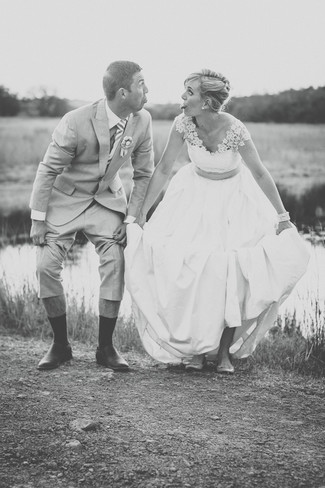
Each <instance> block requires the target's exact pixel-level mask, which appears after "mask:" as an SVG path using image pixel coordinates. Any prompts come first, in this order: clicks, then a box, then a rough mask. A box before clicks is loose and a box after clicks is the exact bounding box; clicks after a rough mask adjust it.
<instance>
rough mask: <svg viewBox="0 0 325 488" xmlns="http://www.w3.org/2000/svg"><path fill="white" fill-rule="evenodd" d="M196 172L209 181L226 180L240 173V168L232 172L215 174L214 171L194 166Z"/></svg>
mask: <svg viewBox="0 0 325 488" xmlns="http://www.w3.org/2000/svg"><path fill="white" fill-rule="evenodd" d="M194 169H195V172H196V173H197V174H198V175H199V176H202V177H203V178H208V179H209V180H226V179H227V178H232V177H233V176H236V175H237V174H238V173H239V172H240V166H237V168H234V169H232V170H230V171H225V172H224V173H215V172H214V171H205V170H204V169H201V168H198V167H197V166H194Z"/></svg>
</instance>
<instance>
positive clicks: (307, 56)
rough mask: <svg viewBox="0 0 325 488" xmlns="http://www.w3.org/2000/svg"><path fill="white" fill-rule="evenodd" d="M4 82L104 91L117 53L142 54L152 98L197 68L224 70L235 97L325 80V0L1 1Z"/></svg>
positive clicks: (169, 92) (166, 93) (83, 96)
mask: <svg viewBox="0 0 325 488" xmlns="http://www.w3.org/2000/svg"><path fill="white" fill-rule="evenodd" d="M0 12H1V13H0V85H4V86H5V87H7V88H8V89H9V90H10V92H13V93H17V94H18V95H19V96H20V97H22V96H28V95H31V94H37V92H38V90H39V87H41V86H43V87H45V88H46V89H47V91H48V92H49V93H50V94H52V93H54V94H56V95H57V96H59V97H62V98H69V99H78V100H84V101H93V100H97V99H99V98H101V97H102V96H103V91H102V77H103V73H104V71H105V69H106V67H107V66H108V64H109V63H110V62H112V61H114V60H118V59H128V60H131V61H135V62H137V63H139V64H140V65H141V66H142V68H143V74H144V77H145V80H146V83H147V85H148V88H149V94H148V99H149V103H168V102H173V103H177V102H179V101H180V95H181V93H182V90H183V82H184V79H185V78H186V77H187V75H188V74H190V73H192V72H194V71H197V70H199V69H202V68H210V69H213V70H215V71H218V72H221V73H223V74H224V75H225V76H226V77H227V78H228V79H229V80H230V84H231V86H232V95H233V96H244V95H251V94H253V93H277V92H279V91H282V90H287V89H290V88H294V89H300V88H305V87H309V86H314V87H317V86H324V85H325V61H324V59H325V55H324V52H325V29H324V19H325V0H228V1H226V0H0Z"/></svg>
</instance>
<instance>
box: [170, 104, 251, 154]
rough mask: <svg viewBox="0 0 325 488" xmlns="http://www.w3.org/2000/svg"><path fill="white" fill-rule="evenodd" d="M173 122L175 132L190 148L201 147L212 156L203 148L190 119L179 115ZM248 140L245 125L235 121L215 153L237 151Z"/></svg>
mask: <svg viewBox="0 0 325 488" xmlns="http://www.w3.org/2000/svg"><path fill="white" fill-rule="evenodd" d="M175 121H176V130H177V132H179V133H181V134H184V139H185V140H186V141H188V142H189V144H191V146H198V147H201V148H202V149H204V150H205V151H207V152H208V153H210V154H214V153H211V151H209V150H208V149H207V148H206V147H205V146H204V144H203V142H202V141H201V139H200V138H199V136H198V134H197V132H196V125H195V124H194V122H193V119H192V117H187V116H186V115H183V114H180V115H178V116H177V117H176V118H175ZM250 138H251V136H250V134H249V132H248V130H247V129H246V127H245V125H244V124H243V123H242V122H240V120H236V122H235V123H233V124H232V125H231V127H230V129H228V130H227V132H226V137H225V138H224V139H223V141H222V142H221V143H220V144H218V149H217V151H215V152H219V153H223V152H225V151H228V150H229V149H232V150H233V151H238V148H239V146H244V145H245V141H248V140H249V139H250Z"/></svg>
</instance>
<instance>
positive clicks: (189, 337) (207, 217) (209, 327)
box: [125, 69, 309, 373]
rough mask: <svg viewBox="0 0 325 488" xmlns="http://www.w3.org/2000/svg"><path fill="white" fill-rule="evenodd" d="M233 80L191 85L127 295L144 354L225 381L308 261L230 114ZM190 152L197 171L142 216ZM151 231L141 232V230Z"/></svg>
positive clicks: (153, 190)
mask: <svg viewBox="0 0 325 488" xmlns="http://www.w3.org/2000/svg"><path fill="white" fill-rule="evenodd" d="M229 90H230V86H229V82H228V80H227V79H226V78H225V77H224V76H223V75H221V74H219V73H215V72H214V71H211V70H208V69H204V70H202V71H200V72H198V73H193V74H191V75H190V76H188V78H187V79H186V81H185V91H184V93H183V95H182V99H183V103H182V106H181V108H182V110H183V113H182V114H181V115H179V116H177V117H176V119H175V121H174V123H173V126H172V128H171V132H170V135H169V139H168V142H167V146H166V148H165V150H164V153H163V155H162V158H161V160H160V162H159V164H158V165H157V167H156V169H155V171H154V174H153V177H152V179H151V181H150V184H149V187H148V190H147V194H146V197H145V200H144V202H143V206H142V210H141V212H140V215H139V216H138V219H137V221H136V223H135V224H129V225H128V229H127V233H128V245H127V248H126V250H125V259H126V286H127V289H128V291H129V293H130V294H131V297H132V301H133V311H134V316H135V321H136V325H137V327H138V330H139V333H140V337H141V339H142V341H143V345H144V347H145V349H146V351H147V352H148V353H149V354H150V355H151V356H152V357H153V358H155V359H157V360H158V361H162V362H165V363H181V362H183V363H184V364H185V368H186V369H192V370H201V369H202V368H203V366H204V363H205V360H206V357H208V356H209V355H211V356H212V355H213V354H214V355H216V354H217V371H218V372H219V373H233V372H234V367H233V364H232V361H231V358H232V357H234V358H243V357H247V356H248V355H250V354H252V352H253V351H254V349H255V347H256V345H257V343H258V342H259V341H260V340H261V339H262V337H263V336H264V335H265V334H266V332H267V331H268V330H269V329H270V328H271V327H272V326H273V324H274V322H275V320H276V318H277V313H278V309H279V306H280V305H281V303H282V302H283V301H284V300H285V299H286V298H287V297H288V295H289V294H290V292H291V291H292V289H293V288H294V286H295V284H296V283H297V281H298V280H299V279H300V278H301V276H302V275H303V274H304V272H305V271H306V267H307V264H308V260H309V254H308V252H307V250H306V247H305V244H304V242H303V241H302V239H301V237H300V236H299V234H298V232H297V230H296V228H295V227H294V225H293V224H292V223H291V222H290V217H289V214H288V212H286V210H285V208H284V206H283V203H282V201H281V198H280V195H279V193H278V190H277V188H276V185H275V183H274V180H273V179H272V177H271V175H270V174H269V172H268V171H267V169H266V168H265V166H264V165H263V164H262V162H261V160H260V157H259V155H258V152H257V150H256V148H255V145H254V143H253V141H252V139H251V136H250V134H249V132H248V130H247V129H246V127H245V125H244V124H243V123H242V122H241V121H239V120H238V119H236V118H235V117H233V116H232V115H230V114H228V113H225V112H223V111H222V109H223V107H224V105H225V103H226V102H227V101H228V99H229ZM184 144H186V146H187V150H188V156H189V159H190V163H189V164H187V165H185V166H184V167H182V168H181V169H180V170H179V171H178V172H177V173H176V175H175V176H174V177H173V178H172V180H171V182H170V184H169V186H168V189H167V191H166V193H165V196H164V198H163V200H162V201H161V202H160V204H159V205H158V207H157V209H156V210H155V212H154V213H153V215H152V217H151V218H150V220H149V222H148V223H145V222H146V215H147V213H148V211H149V210H150V208H151V207H152V205H153V204H154V202H155V201H156V200H157V198H158V196H159V194H160V192H161V190H162V189H163V187H164V185H165V184H166V183H167V180H168V178H169V176H170V174H171V171H172V169H173V166H174V163H175V161H176V160H177V156H178V154H179V153H180V151H181V149H182V146H183V145H184ZM142 227H143V229H142Z"/></svg>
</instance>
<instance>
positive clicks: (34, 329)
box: [0, 279, 143, 352]
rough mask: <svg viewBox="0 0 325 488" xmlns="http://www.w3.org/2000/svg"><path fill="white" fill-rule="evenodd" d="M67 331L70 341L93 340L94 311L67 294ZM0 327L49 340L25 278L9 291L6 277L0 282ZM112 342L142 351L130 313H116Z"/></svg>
mask: <svg viewBox="0 0 325 488" xmlns="http://www.w3.org/2000/svg"><path fill="white" fill-rule="evenodd" d="M67 310H68V311H67V319H68V334H69V339H70V340H72V341H80V342H83V343H86V344H96V342H97V337H98V325H97V323H98V317H97V314H96V313H95V312H94V311H93V310H90V309H89V307H87V306H86V303H85V300H84V299H83V300H80V299H79V298H78V299H77V298H76V297H75V296H71V295H70V296H69V295H67ZM0 327H1V330H2V331H5V332H7V333H10V334H19V335H21V336H23V337H31V338H33V337H34V338H37V339H43V340H50V338H51V337H52V332H51V327H50V325H49V322H48V319H47V316H46V312H45V309H44V307H43V305H42V304H41V301H40V300H39V298H38V296H37V293H36V290H35V289H34V287H33V286H31V284H30V283H28V282H27V281H26V282H25V283H24V284H23V286H22V288H21V289H19V290H17V291H13V290H12V289H10V287H9V286H8V284H7V282H6V280H5V279H4V280H2V282H1V283H0ZM114 337H115V343H116V345H117V347H118V348H119V349H120V350H122V351H128V350H133V349H135V350H137V351H139V352H143V347H142V345H141V340H140V338H139V335H138V332H137V329H136V327H135V325H134V322H133V318H132V316H130V317H119V319H118V323H117V327H116V334H115V336H114Z"/></svg>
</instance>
